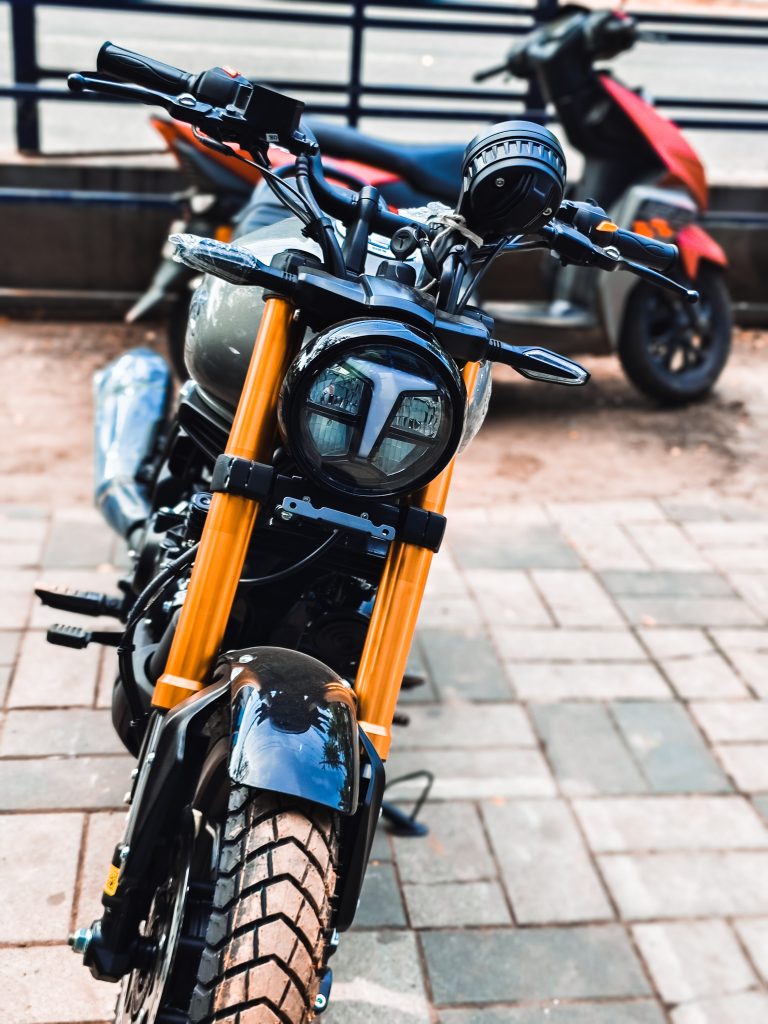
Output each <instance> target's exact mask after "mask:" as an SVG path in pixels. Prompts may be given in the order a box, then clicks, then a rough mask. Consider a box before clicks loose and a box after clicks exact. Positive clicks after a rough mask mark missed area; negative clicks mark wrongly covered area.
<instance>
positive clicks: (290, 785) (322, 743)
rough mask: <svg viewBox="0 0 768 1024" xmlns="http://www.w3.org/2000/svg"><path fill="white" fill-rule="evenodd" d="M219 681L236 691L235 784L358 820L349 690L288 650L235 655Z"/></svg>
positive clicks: (332, 675)
mask: <svg viewBox="0 0 768 1024" xmlns="http://www.w3.org/2000/svg"><path fill="white" fill-rule="evenodd" d="M217 678H227V679H228V680H229V682H230V685H231V701H232V733H231V741H230V742H231V747H230V757H229V775H230V778H231V779H232V781H233V782H235V783H237V784H238V785H241V786H251V787H253V788H254V789H264V790H268V791H270V792H273V793H284V794H286V795H287V796H297V797H300V798H302V799H304V800H309V801H311V802H312V803H316V804H321V805H323V806H325V807H330V808H332V809H333V810H335V811H339V812H340V813H341V814H353V813H354V812H355V810H356V808H357V803H358V786H359V774H360V747H359V739H358V728H357V710H356V705H355V696H354V691H353V690H352V688H351V687H350V686H349V684H347V683H345V682H344V681H343V680H342V679H341V678H340V677H339V676H337V675H336V673H335V672H333V671H332V670H331V669H330V668H328V666H327V665H324V664H323V663H322V662H320V661H317V660H316V659H315V658H310V657H309V655H307V654H301V653H300V652H298V651H291V650H287V649H285V648H282V647H252V648H248V649H247V650H240V651H230V652H229V653H227V654H225V655H224V656H223V657H222V659H221V661H220V663H219V668H218V671H217Z"/></svg>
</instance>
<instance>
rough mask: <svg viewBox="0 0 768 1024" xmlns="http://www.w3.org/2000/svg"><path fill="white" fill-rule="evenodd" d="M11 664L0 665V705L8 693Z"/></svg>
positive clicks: (3, 702)
mask: <svg viewBox="0 0 768 1024" xmlns="http://www.w3.org/2000/svg"><path fill="white" fill-rule="evenodd" d="M11 671H12V669H11V666H10V665H0V707H2V706H3V705H4V704H5V700H6V697H7V695H8V689H9V684H10V682H11Z"/></svg>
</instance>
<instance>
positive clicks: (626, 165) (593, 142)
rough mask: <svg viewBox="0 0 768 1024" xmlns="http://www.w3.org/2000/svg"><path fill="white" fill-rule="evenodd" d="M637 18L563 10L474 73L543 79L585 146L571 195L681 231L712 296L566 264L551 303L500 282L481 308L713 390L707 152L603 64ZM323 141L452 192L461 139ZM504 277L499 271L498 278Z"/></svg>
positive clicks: (699, 280) (650, 389)
mask: <svg viewBox="0 0 768 1024" xmlns="http://www.w3.org/2000/svg"><path fill="white" fill-rule="evenodd" d="M638 38H639V32H638V29H637V26H636V23H635V22H634V21H633V20H632V18H630V17H628V16H627V15H626V14H624V13H622V12H621V11H594V12H590V11H588V10H586V9H584V8H579V7H575V6H570V5H569V7H568V9H567V10H566V11H564V12H563V14H562V16H561V17H559V18H557V19H556V20H555V21H552V22H550V23H548V24H547V25H545V26H543V27H541V28H539V29H537V30H535V31H534V32H532V33H530V34H529V35H527V36H525V37H524V38H522V39H520V40H519V41H518V42H516V43H515V44H514V45H513V46H512V48H511V49H510V50H509V52H508V54H507V57H506V60H505V61H504V62H503V63H502V64H501V65H499V66H497V67H493V68H490V69H489V70H487V71H482V72H480V73H478V74H477V75H476V76H475V80H476V81H482V80H485V79H488V78H491V77H493V76H495V75H498V74H504V73H508V74H511V75H514V76H515V77H518V78H523V79H526V80H529V81H534V82H535V83H536V84H537V85H538V86H539V89H540V90H541V92H542V94H543V96H544V99H545V100H546V101H547V102H549V103H551V104H552V106H553V107H554V109H555V111H556V114H557V118H558V120H559V121H560V123H561V124H562V126H563V128H564V130H565V134H566V136H567V138H568V141H569V142H570V143H571V145H572V146H573V147H574V148H575V149H577V150H579V151H580V152H581V153H583V155H584V157H585V167H584V174H583V176H582V179H581V181H580V182H579V183H578V186H577V187H576V189H575V190H573V191H572V195H575V196H578V197H579V198H581V199H590V198H591V197H593V196H597V197H599V199H600V201H601V203H603V204H604V205H605V207H606V209H607V210H608V212H609V214H610V217H611V219H612V220H615V221H617V222H620V223H630V224H631V225H632V228H633V230H634V231H635V232H638V233H640V234H643V235H645V236H647V237H649V238H657V239H660V240H663V241H665V242H674V243H675V244H677V246H678V247H679V250H680V266H679V267H678V269H677V273H678V278H679V280H680V281H681V282H683V283H685V284H686V285H687V286H688V287H693V286H695V287H696V288H697V289H698V290H699V292H700V293H701V303H700V304H699V306H698V307H697V308H696V309H695V310H694V309H692V308H691V307H690V306H688V304H686V303H683V302H680V301H679V300H678V299H676V298H674V297H672V296H670V295H661V294H660V293H659V292H658V291H656V290H655V289H652V288H649V287H648V286H647V285H646V284H643V283H635V282H631V281H628V280H622V279H618V278H615V277H607V278H603V277H602V276H601V277H600V279H599V280H597V279H596V278H595V277H594V276H593V275H589V274H585V273H584V272H583V270H582V269H580V268H578V267H573V266H570V267H554V268H553V270H554V272H552V273H551V274H550V275H549V282H548V292H549V299H548V300H547V301H545V302H538V303H535V302H525V301H522V302H519V301H510V299H509V298H508V297H507V296H504V297H499V296H498V295H497V294H496V292H495V291H494V293H493V294H491V293H489V292H488V290H486V291H485V293H484V294H483V306H484V308H485V309H487V310H488V312H489V313H490V314H491V315H492V316H493V317H494V318H495V319H496V322H497V325H498V329H499V331H500V333H501V334H502V335H503V337H505V338H507V339H509V340H519V339H524V340H525V341H528V342H536V341H540V342H542V343H543V342H546V343H547V344H553V345H554V346H555V347H556V348H557V349H558V350H559V351H567V352H578V351H581V352H595V353H602V352H610V351H616V352H617V353H618V356H619V358H620V360H621V363H622V366H623V368H624V371H625V372H626V374H627V376H628V377H629V379H630V380H631V381H632V383H633V384H634V385H635V386H636V387H637V388H639V390H641V391H642V392H644V393H645V394H646V395H648V396H650V397H651V398H653V399H655V400H657V401H659V402H662V403H666V404H677V403H685V402H689V401H693V400H695V399H699V398H702V397H703V396H704V395H706V394H707V393H708V392H709V391H710V390H711V388H712V387H713V385H714V384H715V382H716V381H717V378H718V377H719V375H720V373H721V371H722V369H723V367H724V365H725V363H726V360H727V358H728V353H729V350H730V342H731V333H732V312H731V301H730V296H729V293H728V288H727V285H726V281H725V274H724V270H725V267H726V264H727V260H726V256H725V253H724V252H723V250H722V248H721V247H720V245H718V243H717V242H716V241H715V240H714V239H713V238H712V237H711V236H710V235H709V234H708V233H707V232H706V231H704V230H703V228H702V227H701V226H700V225H699V223H697V222H698V220H699V218H700V216H701V214H702V213H703V211H705V210H706V209H707V207H708V203H709V196H708V187H707V178H706V174H705V171H704V167H703V166H702V163H701V160H700V159H699V157H698V156H697V154H696V153H695V151H694V150H693V149H692V147H691V146H690V144H689V143H688V142H687V140H686V139H685V137H684V136H683V135H682V133H681V132H680V130H679V129H678V128H677V127H676V126H675V125H674V124H673V122H671V121H669V120H668V119H667V118H665V117H663V116H662V115H661V114H659V112H658V111H657V110H656V109H655V108H654V107H653V105H652V103H651V101H650V100H649V99H648V98H647V97H646V96H645V95H643V94H641V93H638V92H635V91H633V90H631V89H629V88H627V87H626V86H625V85H623V84H622V83H621V82H619V81H618V80H617V79H616V78H615V77H614V76H613V75H611V74H610V73H609V72H608V71H606V70H599V69H597V68H596V67H595V64H596V62H599V61H602V60H606V59H609V58H611V57H615V56H616V55H617V54H619V53H622V52H624V51H626V50H629V49H631V47H632V46H633V45H634V43H635V42H636V40H637V39H638ZM314 130H315V133H316V135H317V138H318V140H319V142H320V144H321V145H322V147H323V151H324V152H325V153H326V154H330V155H333V156H338V157H346V156H349V155H351V154H354V155H355V157H356V159H358V160H360V161H362V162H364V163H366V164H372V165H374V166H377V167H380V168H382V169H384V170H389V171H392V172H393V173H396V174H398V175H402V176H403V177H404V178H405V179H406V180H407V181H408V182H409V183H410V184H411V185H412V186H413V188H414V189H415V190H416V192H417V193H427V194H428V195H429V196H430V198H432V199H438V200H441V201H449V197H450V195H451V194H452V189H453V188H455V182H456V181H457V180H458V174H459V171H460V165H461V149H460V147H458V146H454V147H450V146H448V147H413V146H411V145H410V144H404V143H389V142H382V141H381V140H378V139H372V138H368V137H366V136H363V135H361V133H360V132H358V131H356V130H355V129H352V128H349V127H345V126H337V125H326V124H315V125H314ZM497 280H498V275H497Z"/></svg>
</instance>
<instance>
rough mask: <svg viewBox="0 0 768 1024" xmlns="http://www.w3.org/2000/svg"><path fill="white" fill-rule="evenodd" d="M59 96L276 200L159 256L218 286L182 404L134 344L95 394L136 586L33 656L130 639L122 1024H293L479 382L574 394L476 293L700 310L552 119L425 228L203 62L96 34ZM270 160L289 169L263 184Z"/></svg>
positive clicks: (478, 157) (108, 942)
mask: <svg viewBox="0 0 768 1024" xmlns="http://www.w3.org/2000/svg"><path fill="white" fill-rule="evenodd" d="M69 86H70V88H72V89H73V90H76V91H79V92H88V93H95V94H99V95H107V96H116V97H120V98H122V99H128V100H134V101H137V102H142V103H147V104H154V105H157V106H160V107H162V108H164V109H165V110H166V111H167V112H168V113H169V114H170V115H171V117H173V118H175V119H177V120H179V121H180V122H182V123H186V124H190V125H192V126H193V127H194V129H195V131H196V132H198V133H199V136H200V139H201V141H204V144H205V145H207V146H209V147H212V149H213V150H215V151H216V152H217V153H219V154H221V155H227V156H228V158H229V159H231V160H232V161H238V160H244V159H248V160H250V161H251V162H252V163H253V164H255V165H256V166H258V167H259V169H260V172H261V174H262V175H263V177H264V179H265V181H267V182H268V183H269V184H270V187H271V188H272V189H273V190H274V194H275V195H276V196H277V197H279V198H280V200H281V201H282V203H283V204H284V207H285V208H286V218H285V219H284V220H283V221H282V222H280V223H278V224H275V225H273V226H272V227H270V228H267V229H265V230H263V231H261V232H256V233H254V234H253V235H251V236H249V237H248V238H246V239H244V240H242V242H241V243H240V244H238V245H234V244H231V243H227V242H222V241H220V240H216V239H211V238H204V237H200V236H196V235H192V234H190V233H182V234H175V235H173V236H172V237H171V244H172V245H173V247H174V251H175V253H176V258H177V259H179V260H180V261H181V262H182V263H183V264H184V265H185V266H186V267H189V268H190V269H192V270H194V271H195V272H196V273H198V274H202V275H203V280H202V284H201V285H200V287H199V288H198V289H197V291H196V293H195V299H194V301H193V304H192V309H191V314H190V321H191V322H190V338H189V339H188V340H189V343H188V363H189V370H190V374H191V378H190V380H189V382H188V383H187V384H186V385H185V386H184V387H183V389H182V391H181V394H180V397H179V400H178V405H177V407H176V409H175V410H173V411H172V412H171V410H170V409H169V402H170V372H169V370H168V367H167V365H166V364H165V362H164V360H163V359H162V358H161V357H160V356H159V355H157V354H155V353H152V352H149V351H145V350H136V351H133V352H128V353H126V354H124V355H123V356H121V357H120V358H119V359H118V360H116V361H115V362H114V363H112V364H111V365H110V366H108V367H107V368H106V369H105V370H104V371H102V373H101V374H100V376H99V377H98V378H97V380H96V383H95V395H96V413H95V421H96V474H95V475H96V498H97V503H98V505H99V507H100V508H101V511H102V513H103V514H104V516H105V518H106V519H107V521H108V522H109V523H110V524H111V525H112V526H113V527H114V528H115V530H116V531H117V532H118V533H119V534H120V535H121V536H123V537H124V538H126V540H127V541H128V545H129V548H130V550H131V552H132V558H133V567H132V571H131V573H130V575H129V576H128V578H127V579H125V580H124V581H123V583H122V592H121V593H120V594H117V595H109V594H98V593H82V592H77V591H69V590H63V589H45V588H39V590H38V596H39V597H40V598H41V599H42V600H43V601H44V603H46V604H48V605H50V606H53V607H56V608H59V609H61V610H68V611H71V612H75V613H79V614H84V615H89V614H90V615H109V616H112V617H114V618H115V619H116V620H117V621H118V622H119V625H118V626H117V628H116V629H115V630H114V631H109V630H93V631H89V630H86V629H82V628H79V627H73V626H55V627H52V628H51V630H50V631H49V633H48V639H49V640H50V641H51V642H52V643H54V644H60V645H65V646H68V647H74V648H82V647H85V646H87V645H88V644H89V643H100V644H107V645H112V646H114V647H115V648H116V654H117V662H118V669H119V671H118V676H117V679H116V681H115V687H114V693H113V706H112V716H113V722H114V726H115V728H116V730H117V733H118V734H119V736H120V738H121V740H122V741H123V743H124V744H125V746H126V747H127V749H128V750H129V751H131V752H132V753H133V754H134V755H135V756H136V757H137V765H136V768H135V769H134V771H133V774H132V783H131V789H130V792H129V794H128V797H127V802H128V803H129V811H128V816H127V821H126V824H125V830H124V833H123V836H122V838H121V839H120V841H119V842H118V844H117V846H116V847H115V852H114V856H113V858H112V862H111V864H110V865H108V868H107V872H106V881H105V885H104V890H103V894H102V904H103V913H102V915H101V917H100V918H99V919H98V920H97V921H94V922H93V923H92V924H91V925H90V926H89V927H87V928H83V929H80V930H79V931H78V932H76V933H75V934H74V935H73V936H72V937H71V940H70V941H71V945H72V947H73V949H74V950H75V952H77V953H78V954H80V955H81V956H82V958H83V961H84V963H85V965H86V966H87V967H88V968H89V969H90V971H91V973H92V974H93V975H94V977H96V978H99V979H101V980H104V981H111V982H116V983H119V984H120V995H119V999H118V1003H117V1010H116V1016H115V1021H116V1022H117V1024H128V1022H132V1024H139V1022H141V1024H180V1022H188V1024H203V1022H206V1024H207V1022H211V1021H214V1020H216V1021H223V1020H233V1019H235V1018H237V1019H238V1020H241V1021H245V1020H246V1019H247V1020H253V1021H260V1022H261V1021H278V1020H279V1021H281V1022H282V1024H305V1022H307V1021H310V1020H312V1019H313V1018H314V1016H315V1015H316V1014H318V1013H320V1012H322V1011H323V1010H324V1009H325V1008H326V1007H327V1005H328V1000H329V997H330V992H331V982H332V971H331V966H330V963H331V960H332V955H333V953H334V951H335V949H336V948H337V946H338V943H339V937H340V935H341V934H343V933H344V932H345V931H346V930H347V929H348V928H349V927H350V925H351V924H352V921H353V919H354V915H355V910H356V907H357V902H358V898H359V895H360V891H361V886H362V883H363V878H364V875H365V870H366V864H367V861H368V857H369V854H370V850H371V844H372V841H373V836H374V831H375V828H376V825H377V822H378V819H379V812H380V810H381V808H382V801H383V794H384V788H385V768H384V762H385V760H386V758H387V755H388V752H389V749H390V744H391V740H392V726H393V721H394V719H395V710H396V705H397V700H398V694H399V691H400V687H401V681H402V679H403V676H404V673H405V668H406V660H407V657H408V651H409V647H410V644H411V640H412V637H413V632H414V628H415V624H416V618H417V615H418V611H419V605H420V602H421V598H422V594H423V592H424V587H425V583H426V579H427V575H428V572H429V568H430V563H431V561H432V557H433V554H434V553H435V552H436V551H437V550H438V549H439V547H440V543H441V540H442V537H443V533H444V530H445V525H446V520H445V516H444V510H445V503H446V497H447V494H448V491H449V487H450V482H451V474H452V471H453V467H454V464H455V459H456V456H457V454H458V453H459V451H460V450H461V449H462V447H463V446H465V445H466V444H468V443H469V441H470V440H471V439H472V437H473V435H474V434H475V433H476V431H477V430H478V429H479V427H480V424H481V423H482V420H483V417H484V415H485V412H486V409H487V405H488V398H489V388H490V370H489V368H490V364H491V363H492V362H501V363H504V364H506V365H507V366H511V367H513V368H514V369H516V370H517V371H518V372H519V373H520V374H522V375H523V376H524V377H527V378H529V379H531V380H537V381H550V382H553V383H558V384H565V385H583V384H585V383H586V381H587V379H588V376H589V375H588V373H587V372H586V371H585V370H584V369H583V368H582V367H581V366H579V365H578V364H577V363H575V362H573V361H571V360H570V359H567V358H565V357H563V356H560V355H557V354H555V353H552V352H548V351H546V350H545V349H541V348H538V347H532V346H528V347H519V346H514V345H510V344H508V343H505V342H503V341H500V340H498V339H497V338H495V337H494V336H493V322H492V320H491V319H490V317H489V316H488V315H487V314H486V313H484V312H483V311H481V310H480V309H478V308H476V307H475V306H473V305H472V304H471V303H470V302H469V298H470V295H471V293H472V291H473V289H474V288H475V286H476V285H477V283H478V281H479V279H480V278H481V277H482V276H483V274H484V273H485V272H487V269H488V268H489V266H490V265H491V264H492V262H493V260H494V259H495V258H497V257H498V256H499V255H500V254H501V253H502V252H515V253H525V252H527V251H529V250H536V249H545V250H548V251H550V252H554V253H556V254H557V255H558V256H559V257H560V258H562V259H565V260H566V261H568V262H569V263H576V264H579V265H583V266H589V267H593V268H596V269H601V270H603V271H612V272H629V273H631V274H634V275H637V276H639V277H640V278H643V279H645V280H647V281H649V282H653V283H654V284H657V285H659V286H661V287H664V288H666V289H669V290H670V291H671V293H672V294H675V295H681V296H683V295H684V297H685V298H686V300H688V301H691V302H693V301H695V300H696V298H697V296H696V294H695V292H692V291H685V290H684V289H683V288H682V287H681V286H680V285H679V284H678V283H677V282H675V281H673V280H672V279H671V278H669V277H668V276H665V274H664V273H663V272H662V271H663V269H665V268H667V267H669V266H670V265H671V264H672V263H673V262H674V260H675V259H676V256H677V250H676V248H675V247H674V246H672V245H669V244H667V243H663V242H659V241H657V240H653V239H649V238H646V237H644V236H641V235H637V234H634V233H632V232H629V231H622V230H621V229H619V228H618V227H617V226H616V225H615V224H614V223H612V222H611V221H610V220H609V219H608V218H607V217H606V215H605V211H604V210H602V209H601V208H599V207H597V206H595V205H590V204H585V203H581V204H575V203H572V202H569V201H567V200H564V198H563V193H564V188H565V160H564V157H563V152H562V148H561V146H560V144H559V142H558V140H557V139H556V137H555V136H554V135H553V134H552V133H551V132H550V131H548V130H547V129H546V128H542V127H540V126H538V125H535V124H531V123H528V122H525V121H512V122H506V123H503V124H499V125H495V126H493V127H491V128H489V129H487V130H486V131H484V132H482V133H481V134H480V135H478V136H477V138H476V139H475V140H474V141H473V142H472V143H470V145H469V146H468V147H467V150H466V153H465V158H464V168H463V170H464V173H463V185H462V189H461V191H460V194H459V197H458V202H457V204H456V209H455V210H450V211H440V212H435V211H427V214H426V216H425V217H420V216H419V215H417V213H413V214H400V213H394V212H392V211H391V210H389V209H388V208H387V206H386V204H384V203H383V202H382V201H381V198H380V196H379V194H378V191H377V190H376V189H375V188H374V187H372V186H365V187H363V188H361V189H360V190H358V191H354V190H351V189H347V188H344V187H340V186H335V185H332V184H330V183H329V182H328V181H327V179H326V178H325V176H324V173H323V167H322V162H321V156H320V150H319V147H318V145H317V142H316V140H315V138H314V136H313V135H312V133H311V131H310V130H309V129H308V128H307V126H306V125H305V124H304V123H303V122H301V120H300V115H301V112H302V106H303V105H302V104H301V103H300V102H297V101H295V100H293V99H291V98H290V97H288V96H285V95H283V94H281V93H278V92H275V91H273V90H271V89H267V88H265V87H261V86H254V85H253V84H252V83H251V82H249V81H248V79H246V78H245V77H244V76H242V75H240V74H239V73H238V72H236V71H234V70H233V69H231V68H226V67H220V68H212V69H210V70H208V71H205V72H203V73H202V74H199V75H192V74H189V73H187V72H184V71H180V70H179V69H176V68H173V67H170V66H168V65H165V64H162V63H160V62H158V61H154V60H152V59H151V58H149V57H145V56H142V55H140V54H135V53H132V52H130V51H126V50H122V49H121V48H119V47H117V46H114V45H112V44H110V43H106V44H105V45H104V46H103V47H102V49H101V50H100V52H99V57H98V61H97V71H96V72H80V73H77V74H73V75H71V76H70V78H69ZM273 142H277V143H279V144H280V145H281V146H283V147H284V148H285V149H286V150H288V151H289V152H290V153H291V154H292V156H293V160H294V168H295V174H294V177H293V179H292V181H290V182H289V181H287V180H285V179H283V178H281V177H280V176H279V175H277V174H276V173H275V172H274V171H273V170H272V169H271V168H270V166H269V163H268V160H267V156H266V154H267V150H268V145H269V143H273ZM236 146H239V147H241V148H240V149H239V150H238V149H237V148H235V147H236ZM245 153H248V154H249V156H248V157H246V156H245V155H244V154H245ZM341 229H343V230H341ZM340 235H341V237H343V241H341V240H340ZM385 243H386V244H385ZM622 251H625V252H631V254H632V257H633V258H631V259H628V258H625V257H624V256H622ZM638 256H642V262H640V261H638V260H637V257H638ZM654 267H655V268H656V269H653V268H654ZM254 339H255V340H254ZM351 941H353V940H351Z"/></svg>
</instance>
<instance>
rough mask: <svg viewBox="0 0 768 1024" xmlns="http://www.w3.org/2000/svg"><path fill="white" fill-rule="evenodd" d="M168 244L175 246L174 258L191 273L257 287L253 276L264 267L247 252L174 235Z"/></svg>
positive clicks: (233, 246)
mask: <svg viewBox="0 0 768 1024" xmlns="http://www.w3.org/2000/svg"><path fill="white" fill-rule="evenodd" d="M169 241H170V242H171V243H172V244H173V245H175V246H176V251H175V252H174V254H173V258H174V260H175V261H176V262H177V263H183V264H184V265H185V266H187V267H191V268H192V270H199V271H201V273H203V274H213V275H214V276H215V277H220V278H222V280H224V281H229V283H230V284H255V283H256V282H255V281H254V272H255V271H258V270H259V269H261V268H262V264H261V263H260V262H259V260H258V259H257V258H256V257H255V256H254V255H253V253H252V252H250V251H249V250H248V249H243V248H242V246H239V245H230V244H229V243H228V242H217V241H216V239H215V238H203V237H201V236H200V235H189V234H181V235H171V236H170V238H169Z"/></svg>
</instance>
